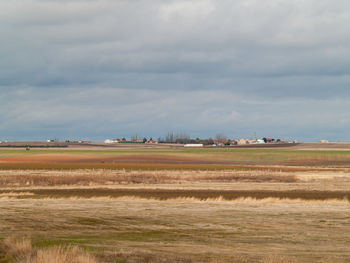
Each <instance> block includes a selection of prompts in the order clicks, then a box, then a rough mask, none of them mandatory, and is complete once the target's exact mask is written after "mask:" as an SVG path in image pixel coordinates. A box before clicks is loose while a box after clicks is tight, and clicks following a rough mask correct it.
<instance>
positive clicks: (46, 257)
mask: <svg viewBox="0 0 350 263" xmlns="http://www.w3.org/2000/svg"><path fill="white" fill-rule="evenodd" d="M0 251H1V253H0V261H2V262H16V263H67V262H70V263H97V260H96V258H95V257H94V256H93V255H91V254H88V253H87V252H85V251H83V250H82V249H80V248H79V247H76V246H66V247H64V246H53V247H49V248H43V249H37V248H35V247H33V245H32V243H31V241H30V240H29V239H21V240H16V239H13V238H7V239H5V240H4V241H3V242H2V244H1V246H0ZM1 254H2V255H1ZM1 256H2V258H1Z"/></svg>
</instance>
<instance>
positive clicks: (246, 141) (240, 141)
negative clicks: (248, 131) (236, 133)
mask: <svg viewBox="0 0 350 263" xmlns="http://www.w3.org/2000/svg"><path fill="white" fill-rule="evenodd" d="M237 144H238V145H242V144H249V140H247V139H239V140H238V141H237Z"/></svg>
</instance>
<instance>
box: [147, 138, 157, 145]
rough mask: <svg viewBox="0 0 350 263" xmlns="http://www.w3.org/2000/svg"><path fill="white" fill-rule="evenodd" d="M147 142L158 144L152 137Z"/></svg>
mask: <svg viewBox="0 0 350 263" xmlns="http://www.w3.org/2000/svg"><path fill="white" fill-rule="evenodd" d="M145 143H146V144H158V142H157V141H155V140H153V139H152V138H151V139H149V141H147V142H145Z"/></svg>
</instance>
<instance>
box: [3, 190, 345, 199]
mask: <svg viewBox="0 0 350 263" xmlns="http://www.w3.org/2000/svg"><path fill="white" fill-rule="evenodd" d="M21 192H23V190H1V191H0V194H2V195H3V196H6V193H9V194H15V193H18V195H17V196H16V198H21V199H26V198H29V199H32V198H35V199H45V198H53V199H57V198H96V197H109V198H121V197H137V198H143V199H155V200H169V199H180V198H189V199H190V198H193V199H198V200H208V199H222V200H228V201H229V200H236V199H240V198H252V199H257V200H259V199H266V198H276V199H292V200H293V199H301V200H319V201H325V200H350V191H309V190H291V191H271V190H245V191H239V190H193V189H191V190H178V189H174V190H173V189H171V190H168V189H126V188H123V189H101V188H96V189H90V188H89V189H31V190H30V191H28V192H26V194H25V195H21ZM28 193H29V194H28Z"/></svg>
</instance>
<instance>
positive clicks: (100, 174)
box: [0, 169, 298, 187]
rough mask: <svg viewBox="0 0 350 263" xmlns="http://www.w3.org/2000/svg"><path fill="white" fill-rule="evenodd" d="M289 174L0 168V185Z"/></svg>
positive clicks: (269, 178) (282, 178) (275, 178)
mask: <svg viewBox="0 0 350 263" xmlns="http://www.w3.org/2000/svg"><path fill="white" fill-rule="evenodd" d="M297 181H298V179H297V177H296V176H295V175H293V174H291V173H282V172H273V171H259V170H257V171H227V170H226V171H224V170H222V171H215V172H214V171H130V170H101V169H99V170H74V171H50V170H43V171H35V170H26V171H24V170H17V171H13V170H3V171H0V187H19V186H20V187H29V186H56V187H57V186H69V185H70V186H89V185H125V184H166V183H183V182H280V183H291V182H297Z"/></svg>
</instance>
